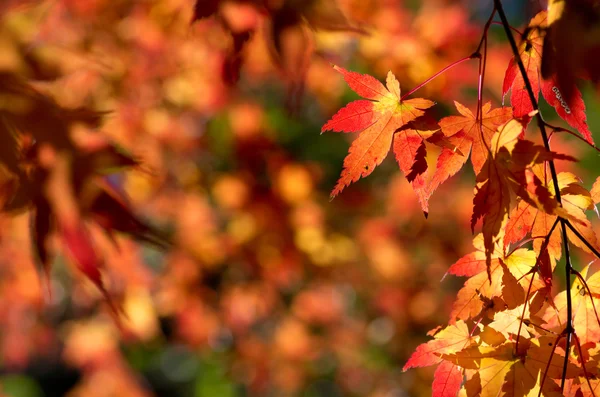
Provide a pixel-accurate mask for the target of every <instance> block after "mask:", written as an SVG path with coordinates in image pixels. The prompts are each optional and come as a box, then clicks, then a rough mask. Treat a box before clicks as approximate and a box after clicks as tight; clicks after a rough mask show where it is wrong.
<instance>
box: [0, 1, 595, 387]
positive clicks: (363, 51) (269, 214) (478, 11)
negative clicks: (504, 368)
mask: <svg viewBox="0 0 600 397" xmlns="http://www.w3.org/2000/svg"><path fill="white" fill-rule="evenodd" d="M491 3H492V2H491V1H475V0H468V1H444V0H423V1H417V0H404V1H402V0H339V1H338V2H334V1H333V0H328V1H325V0H313V1H306V2H302V1H283V0H281V1H217V0H198V2H197V3H194V1H192V0H136V1H132V0H112V1H109V0H86V1H80V0H52V1H32V0H29V1H26V0H25V1H24V0H3V1H0V18H1V19H0V74H3V76H4V75H6V76H11V77H10V78H19V79H23V81H27V82H28V83H29V84H31V86H32V87H35V89H36V90H38V91H39V92H41V93H43V95H46V96H47V97H48V98H52V99H53V100H54V101H55V105H56V106H57V107H60V109H71V108H80V109H91V110H94V111H100V112H106V113H105V114H103V115H102V121H101V122H100V123H99V124H98V125H97V126H93V127H90V126H83V125H79V124H77V125H73V126H71V125H70V124H69V126H68V128H67V129H66V130H64V129H63V130H57V129H55V128H52V126H50V125H46V124H44V123H46V121H45V120H47V119H46V118H44V119H40V120H42V121H41V122H40V123H42V125H41V126H38V127H36V128H39V129H42V130H43V129H44V128H46V127H48V131H49V132H48V133H49V134H51V136H50V137H49V138H47V141H48V142H49V144H50V146H52V145H55V146H60V145H59V144H58V143H57V142H61V141H60V139H59V138H57V137H56V136H55V135H52V134H61V133H66V134H67V135H68V140H69V142H71V141H72V142H74V143H73V145H71V144H69V145H67V146H68V148H69V150H73V151H81V150H86V149H85V148H89V147H91V146H93V144H94V142H96V140H97V139H98V136H100V137H102V138H103V139H105V140H106V141H108V142H111V145H115V147H119V148H121V149H122V150H123V151H125V152H128V153H130V154H131V155H132V156H133V157H134V158H136V159H137V162H139V164H138V165H134V166H131V167H124V168H123V169H119V170H117V171H118V172H114V173H113V172H111V173H110V175H109V176H107V177H106V179H107V181H108V182H110V183H111V185H112V186H115V187H116V188H117V189H118V190H119V191H121V192H122V194H123V196H125V195H126V196H127V197H128V200H129V206H130V208H131V209H132V212H133V213H135V215H136V216H138V217H139V218H140V219H143V220H144V221H145V222H147V223H148V224H150V225H152V227H154V228H156V229H157V230H160V231H162V232H163V233H165V234H167V235H169V236H170V239H171V240H172V241H173V244H172V245H171V246H170V247H169V248H167V249H157V248H155V247H153V246H152V245H150V244H144V243H140V242H137V241H135V239H132V238H130V237H129V236H126V235H122V234H118V233H117V234H116V235H115V236H114V241H111V239H110V238H108V237H107V235H106V234H105V233H103V232H102V230H101V227H100V226H99V225H98V224H97V223H94V222H92V221H89V222H88V221H86V225H87V226H86V227H87V228H89V230H90V235H91V240H93V245H94V247H95V250H96V252H97V253H98V256H99V257H101V258H102V261H103V268H102V274H103V280H104V285H105V286H106V290H107V291H108V294H109V296H110V297H111V300H114V302H116V304H117V305H119V306H120V307H122V310H123V312H124V314H122V318H121V322H122V323H121V324H119V321H116V320H115V316H114V314H111V309H110V306H109V305H108V304H107V299H106V297H105V296H103V294H102V293H100V292H99V290H98V288H97V287H96V286H95V285H94V284H93V283H92V282H90V281H89V280H88V278H87V277H85V275H83V274H82V272H81V271H80V270H78V268H77V266H74V265H73V263H72V261H70V260H69V258H68V255H65V253H64V251H65V248H64V247H63V245H64V243H63V240H61V239H60V238H58V236H57V235H56V233H53V234H51V235H50V236H49V237H48V241H47V243H48V246H50V247H53V248H54V249H55V250H56V252H57V253H58V255H56V256H55V257H54V258H53V259H52V261H51V263H49V265H51V266H50V268H49V277H48V278H44V276H43V272H41V273H40V271H39V269H38V266H37V265H36V260H35V255H34V251H35V246H36V241H32V239H34V240H35V233H31V223H32V216H33V215H32V211H31V207H30V206H27V205H23V206H22V207H20V208H18V209H12V210H11V209H10V208H5V211H4V212H2V213H1V214H0V225H1V226H0V296H1V299H0V368H1V370H0V390H1V392H2V395H4V396H15V397H42V396H46V397H50V396H69V397H78V396H86V397H95V396H98V397H100V396H123V397H127V396H132V397H133V396H135V397H137V396H174V397H178V396H196V397H212V396H219V397H229V396H306V397H320V396H323V397H325V396H328V397H329V396H370V397H403V396H427V395H431V380H432V374H433V371H434V368H423V369H413V370H410V371H408V372H406V373H403V372H402V367H403V365H404V364H405V362H406V360H407V359H408V357H409V355H410V354H411V353H412V352H413V351H414V349H415V347H416V346H417V345H418V344H420V343H422V342H424V341H426V340H428V337H427V335H426V333H427V332H428V331H429V330H431V329H433V328H435V327H436V326H438V325H442V324H445V323H447V322H448V314H449V312H450V308H451V305H452V302H453V299H454V297H455V295H456V291H457V290H458V289H459V288H460V287H461V285H462V283H463V282H464V280H461V279H458V278H456V277H448V278H446V279H444V280H443V281H442V278H443V276H444V274H445V272H446V269H447V268H448V267H449V266H450V265H451V264H452V263H454V262H455V261H456V260H458V259H459V258H460V257H461V256H462V255H465V254H467V253H469V252H471V251H472V250H473V247H472V237H473V236H472V235H471V231H470V227H469V221H470V216H471V211H472V197H473V183H474V175H473V170H472V168H471V166H470V165H467V166H465V170H464V171H463V172H462V173H461V174H460V175H458V176H456V177H454V178H452V179H451V180H450V181H448V182H447V183H446V184H445V185H443V186H442V187H440V189H439V190H438V191H437V192H436V193H435V194H434V195H433V197H432V198H431V200H430V212H429V218H428V219H425V217H424V215H423V213H422V212H421V209H420V206H419V203H418V201H417V198H416V196H415V195H414V193H413V191H412V188H411V186H410V184H409V183H408V182H407V181H406V180H405V178H404V176H403V175H402V174H401V173H400V172H399V169H398V166H397V164H396V163H395V161H394V159H393V156H390V158H388V159H386V160H385V161H384V163H383V164H382V165H381V166H379V167H378V168H377V169H376V170H375V172H374V173H373V174H372V175H370V176H369V177H368V178H366V179H363V180H360V181H359V182H357V183H355V184H353V185H352V186H350V187H348V188H347V189H346V190H345V191H344V192H343V193H342V194H341V195H340V196H338V197H336V198H335V200H333V201H330V199H329V193H330V191H331V189H332V188H333V186H334V185H335V182H336V180H337V178H338V176H339V174H340V171H341V169H342V164H343V159H344V157H345V155H346V154H347V151H348V147H349V144H350V142H351V141H352V139H353V138H354V134H341V133H333V132H327V133H325V134H323V135H321V134H320V129H321V126H322V125H323V124H324V123H325V122H326V121H327V120H328V119H329V118H330V117H331V116H332V114H333V113H335V111H337V110H338V109H339V108H341V107H342V106H344V105H345V104H346V103H348V102H349V101H352V100H354V99H357V98H358V97H357V95H356V94H354V93H353V92H352V91H350V90H349V89H348V88H347V85H346V84H345V82H344V81H343V79H342V77H341V75H340V74H339V73H337V72H336V71H335V70H333V68H332V67H331V64H332V63H333V64H338V65H340V66H343V67H344V68H347V69H349V70H353V71H358V72H361V73H369V74H372V75H373V76H376V77H377V78H380V79H382V78H384V77H385V74H386V73H387V72H388V71H389V70H391V71H393V73H394V74H395V75H396V76H397V78H398V80H399V81H400V84H401V87H402V88H403V90H404V91H407V90H409V89H411V88H412V87H415V86H416V85H418V84H419V83H421V82H422V81H424V80H425V79H427V78H428V77H430V76H431V75H433V74H434V73H436V72H437V71H438V70H440V69H442V68H443V67H445V66H446V65H448V64H450V63H451V62H454V61H456V60H458V59H460V58H463V57H465V56H468V55H470V54H471V53H472V52H473V51H474V49H475V48H476V47H477V44H478V43H479V40H480V38H481V31H482V26H483V23H484V22H485V20H486V19H487V17H488V16H489V12H490V10H491ZM505 3H506V7H507V9H508V10H509V17H510V18H511V21H513V23H514V26H515V27H517V28H520V29H522V28H523V26H524V24H526V23H527V21H528V20H529V18H531V17H532V16H533V15H535V13H536V12H537V11H539V10H540V9H541V7H543V4H540V2H538V1H527V2H521V1H506V2H505ZM510 58H511V52H510V49H509V47H508V46H507V44H506V40H505V38H504V36H503V31H502V28H501V27H499V26H492V28H491V30H490V33H489V46H488V59H487V67H486V72H487V74H486V77H485V92H484V100H485V101H488V100H489V101H492V103H493V106H494V107H497V106H500V105H501V104H502V97H501V88H502V81H503V79H504V72H505V70H506V67H507V66H508V62H509V60H510ZM477 67H478V65H477V61H475V60H473V61H469V62H465V63H462V64H461V65H459V66H457V67H455V68H454V69H452V70H450V71H449V72H447V73H445V74H443V75H441V76H439V77H438V78H437V79H435V80H434V81H432V82H431V83H429V84H428V85H426V86H425V87H423V88H422V89H420V91H419V92H418V93H416V94H415V97H424V98H428V99H432V100H435V101H436V102H437V105H436V106H435V108H434V115H435V117H437V119H439V118H441V117H443V116H446V115H449V114H451V113H454V112H455V110H454V104H453V101H454V100H456V101H460V102H461V103H463V104H465V105H466V106H469V107H471V108H474V107H475V106H476V94H477V81H478V75H477ZM3 81H5V80H2V79H0V94H2V95H0V115H3V117H4V116H5V115H6V114H9V113H7V112H9V110H7V109H9V108H10V106H12V105H14V98H13V99H10V98H12V97H9V100H7V97H6V96H5V95H4V94H3V92H4V91H6V92H8V91H7V90H9V88H10V87H9V88H7V87H8V86H7V85H4V86H3V85H2V84H6V83H2V82H3ZM6 81H8V80H6ZM11 81H12V80H11ZM3 90H4V91H3ZM18 95H20V94H17V97H18ZM584 98H585V100H586V104H587V106H588V109H590V111H588V121H589V124H590V129H591V130H592V132H593V133H594V135H595V138H596V139H600V135H598V133H597V131H598V129H599V128H600V115H599V114H598V112H596V111H594V110H596V109H598V97H597V94H596V93H595V92H594V91H593V90H591V89H590V88H587V87H586V88H585V90H584ZM506 105H509V103H508V98H507V103H506ZM542 111H543V112H545V116H546V114H547V115H548V116H546V118H547V119H548V120H549V121H552V122H554V123H556V124H559V125H564V124H562V123H561V122H560V121H556V120H555V119H553V118H552V116H551V115H552V114H553V111H552V109H551V108H549V107H547V106H546V107H544V108H543V110H542ZM9 116H10V115H9ZM9 116H6V117H9ZM24 117H27V118H30V119H32V120H35V119H36V118H39V117H42V116H40V114H39V112H34V111H31V112H30V113H25V116H24ZM44 117H50V116H44ZM48 120H50V119H48ZM530 129H531V130H532V131H533V132H532V136H535V131H534V130H535V127H534V126H531V127H530ZM0 131H2V132H3V134H4V132H5V131H6V129H2V130H0ZM4 135H6V134H4ZM67 135H65V136H67ZM569 138H570V137H568V136H561V135H557V136H555V137H553V142H552V143H553V148H555V149H556V150H557V151H562V152H567V153H569V154H571V155H573V156H576V157H578V158H580V159H582V161H581V162H580V163H577V164H567V166H568V167H570V169H571V170H573V171H576V172H577V173H578V175H580V176H582V177H583V178H584V185H585V186H587V187H590V186H591V184H592V182H593V181H594V179H595V177H596V174H597V172H598V161H597V153H596V152H594V151H593V150H592V149H590V148H589V147H587V146H585V145H584V144H582V143H581V142H580V141H577V140H574V139H569ZM2 139H3V142H2V144H7V143H6V142H4V139H5V138H4V137H3V138H2ZM19 145H20V146H19V147H20V148H22V147H23V146H24V144H23V143H22V142H19ZM429 149H431V150H429ZM436 150H437V149H436V148H435V147H433V146H432V147H431V148H429V147H428V161H429V166H430V168H432V167H435V161H436V159H437V156H438V154H439V151H436ZM3 156H4V152H2V151H1V150H0V160H2V159H4V157H3ZM4 160H5V159H4ZM4 160H2V161H4ZM561 165H562V166H565V165H564V164H561ZM7 167H8V168H10V167H9V166H8V165H5V168H7ZM586 178H587V179H586ZM2 189H4V187H3V188H2ZM2 194H3V195H5V194H6V193H5V192H4V190H3V193H2ZM29 199H31V198H29ZM32 200H33V201H35V200H34V199H32ZM37 208H38V209H37V211H40V210H39V206H38V207H37ZM596 223H597V222H596ZM38 251H39V247H38ZM577 255H579V253H577ZM577 258H578V259H577V264H578V265H581V264H585V263H587V261H588V260H589V258H588V257H586V256H584V255H583V254H582V255H581V256H578V257H577Z"/></svg>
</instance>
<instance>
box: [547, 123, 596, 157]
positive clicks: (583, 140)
mask: <svg viewBox="0 0 600 397" xmlns="http://www.w3.org/2000/svg"><path fill="white" fill-rule="evenodd" d="M544 124H546V127H548V128H552V129H553V130H554V131H557V132H566V133H567V134H569V135H572V136H574V137H575V138H577V139H579V140H580V141H582V142H584V143H585V144H587V145H588V146H589V147H591V148H592V149H594V150H595V151H597V152H600V148H598V147H597V146H596V145H593V144H591V143H589V142H588V141H586V140H585V138H583V137H582V136H581V135H579V134H577V133H576V132H574V131H571V130H570V129H568V128H563V127H557V126H555V125H552V124H549V123H547V122H545V121H544Z"/></svg>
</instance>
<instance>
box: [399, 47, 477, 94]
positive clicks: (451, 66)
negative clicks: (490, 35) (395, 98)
mask: <svg viewBox="0 0 600 397" xmlns="http://www.w3.org/2000/svg"><path fill="white" fill-rule="evenodd" d="M480 57H481V55H479V54H478V53H473V54H471V55H469V56H468V57H464V58H461V59H459V60H458V61H455V62H452V63H451V64H450V65H448V66H446V67H445V68H443V69H442V70H440V71H439V72H437V73H436V74H434V75H433V76H431V77H430V78H428V79H427V80H425V81H424V82H422V83H421V84H419V85H418V86H416V87H415V88H413V89H412V90H410V91H408V92H407V93H406V94H404V95H402V97H401V98H400V100H401V101H402V100H404V99H406V98H407V97H408V96H409V95H411V94H414V93H415V92H416V91H417V90H419V89H420V88H422V87H423V86H424V85H425V84H427V83H429V82H430V81H431V80H433V79H435V78H436V77H438V76H439V75H441V74H442V73H444V72H446V71H448V70H449V69H452V68H453V67H455V66H456V65H459V64H461V63H463V62H465V61H468V60H469V59H474V58H480Z"/></svg>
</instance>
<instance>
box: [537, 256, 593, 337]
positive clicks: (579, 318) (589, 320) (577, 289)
mask: <svg viewBox="0 0 600 397" xmlns="http://www.w3.org/2000/svg"><path fill="white" fill-rule="evenodd" d="M588 269H589V266H587V267H586V268H584V269H583V270H582V271H581V275H582V277H583V278H585V277H586V275H587V272H588ZM586 283H587V284H588V287H590V288H592V287H593V286H596V285H598V284H599V283H600V272H596V273H594V274H593V275H592V276H591V277H590V278H589V279H588V280H587V281H586ZM594 293H595V290H592V294H594ZM571 299H572V308H573V326H574V327H575V332H576V334H577V336H578V337H579V341H580V342H581V344H582V345H586V344H588V343H591V344H592V346H593V345H594V344H596V343H598V341H599V340H600V324H599V321H598V314H600V312H598V310H600V299H598V298H597V297H594V296H590V294H589V293H588V291H587V288H585V287H584V285H583V283H582V282H581V280H580V279H579V278H577V279H576V280H575V282H574V283H573V285H572V287H571ZM554 305H555V306H556V307H555V308H553V307H549V308H548V309H547V310H546V312H545V313H544V316H543V319H544V320H545V321H546V322H547V324H546V327H547V328H548V329H551V330H556V331H558V332H562V331H563V329H564V328H565V326H566V320H567V291H562V292H561V293H559V294H558V295H557V296H556V297H555V298H554Z"/></svg>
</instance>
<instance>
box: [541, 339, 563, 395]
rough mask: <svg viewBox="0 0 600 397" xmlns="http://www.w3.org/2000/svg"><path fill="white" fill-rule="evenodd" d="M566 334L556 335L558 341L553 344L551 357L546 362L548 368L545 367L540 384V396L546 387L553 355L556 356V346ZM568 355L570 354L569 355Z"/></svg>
mask: <svg viewBox="0 0 600 397" xmlns="http://www.w3.org/2000/svg"><path fill="white" fill-rule="evenodd" d="M563 336H564V335H563V334H560V335H558V336H557V337H556V341H555V342H554V346H552V351H551V352H550V358H549V359H548V362H547V363H546V368H545V369H544V375H543V376H542V382H541V384H540V391H539V393H538V397H541V396H542V390H543V389H544V382H545V381H546V375H548V369H550V363H551V362H552V356H554V351H555V350H556V346H558V342H560V340H561V339H562V337H563ZM567 357H568V355H567Z"/></svg>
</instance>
